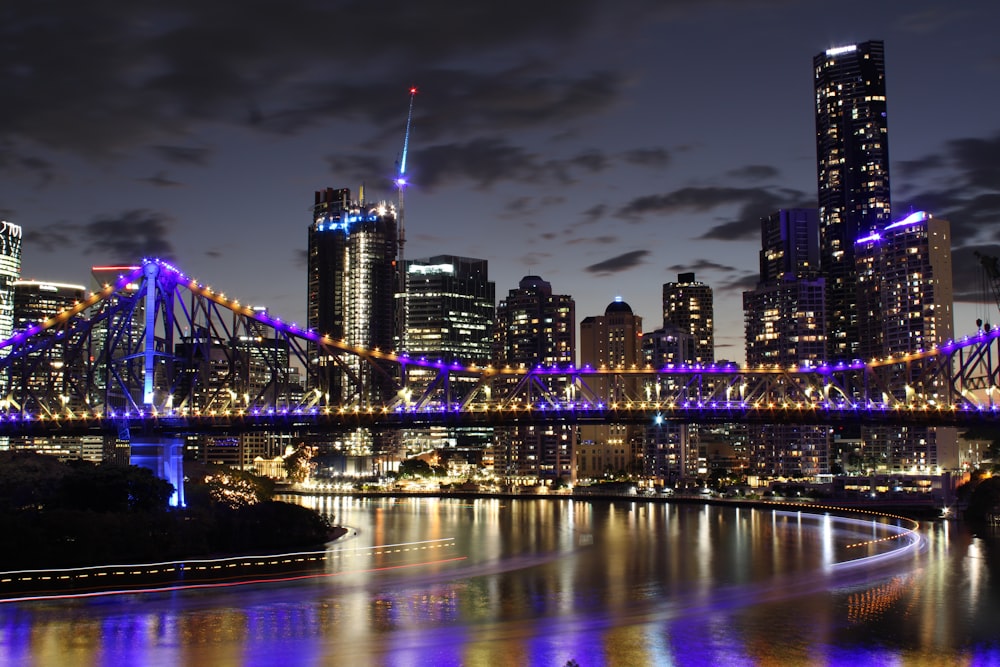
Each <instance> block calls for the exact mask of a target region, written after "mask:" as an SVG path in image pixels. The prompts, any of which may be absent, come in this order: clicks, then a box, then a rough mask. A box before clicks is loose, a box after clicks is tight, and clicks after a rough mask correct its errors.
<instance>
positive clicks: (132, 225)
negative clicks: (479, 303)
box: [0, 0, 1000, 360]
mask: <svg viewBox="0 0 1000 667" xmlns="http://www.w3.org/2000/svg"><path fill="white" fill-rule="evenodd" d="M998 25H1000V3H997V2H996V1H995V0H982V1H976V2H962V1H961V0H959V1H956V2H948V3H945V2H941V1H940V0H933V1H925V0H914V1H909V2H902V1H899V2H889V1H884V0H865V1H862V2H857V1H854V0H847V1H843V2H836V3H819V2H813V1H811V0H799V1H797V0H740V1H738V2H737V1H736V0H732V1H714V2H713V1H710V0H705V1H697V2H696V1H695V0H619V1H618V2H615V3H608V2H598V1H597V0H572V1H568V0H551V1H549V2H524V1H523V0H508V1H507V2H504V3H492V2H489V3H487V2H482V3H480V2H465V3H456V2H450V1H448V0H425V1H424V2H414V3H399V2H386V1H381V0H364V1H360V0H341V1H338V2H323V1H321V0H313V1H307V0H287V1H285V2H281V3H276V2H275V3H272V2H260V1H257V2H253V1H251V2H240V3H235V2H232V3H230V2H200V1H199V2H194V1H191V0H181V1H171V2H162V1H153V2H142V3H136V2H124V1H122V0H104V1H102V2H96V3H80V2H67V1H65V0H50V1H39V2H7V3H4V5H3V6H2V7H0V53H2V57H0V90H3V91H4V101H3V104H2V106H0V218H3V219H6V220H9V221H11V222H14V223H17V224H19V225H21V226H22V227H23V230H24V234H25V239H24V246H23V271H22V274H23V277H25V278H35V279H44V280H53V281H62V282H76V283H83V284H87V285H88V286H89V267H90V266H92V265H97V264H106V263H112V262H115V263H117V262H135V261H137V260H138V259H140V258H141V257H143V256H146V255H155V256H160V257H166V258H170V259H172V260H173V261H175V262H176V263H177V264H178V266H179V267H180V268H181V269H183V270H184V271H186V272H187V273H188V274H190V275H193V276H195V277H197V278H199V279H200V280H202V281H203V282H205V283H207V284H209V285H211V286H212V287H213V288H215V289H217V290H220V291H224V292H225V293H226V294H227V295H230V296H234V297H238V298H239V299H240V300H241V301H243V302H245V303H254V304H260V305H267V306H269V307H270V309H271V311H272V313H274V314H276V315H278V316H281V317H282V318H283V319H286V320H288V321H296V322H299V323H301V324H305V310H306V274H305V266H306V262H305V249H306V244H307V229H308V226H309V223H310V210H311V204H312V200H313V191H314V190H318V189H321V188H325V187H350V188H351V189H352V190H353V191H357V188H358V186H359V185H360V184H362V183H364V184H365V191H366V195H367V198H368V199H373V198H386V199H393V198H394V193H393V190H392V187H391V179H392V177H393V175H394V163H395V161H396V160H397V158H398V156H399V153H400V151H401V148H402V141H403V130H404V124H405V120H406V112H407V104H408V102H409V95H408V89H409V87H410V86H411V85H416V86H418V87H419V89H420V93H419V94H418V96H417V98H416V103H415V108H414V118H413V129H412V135H411V142H410V153H409V158H408V162H407V172H408V175H409V176H410V179H411V181H412V182H413V186H412V187H411V188H410V189H409V190H408V191H407V196H406V230H407V239H408V243H407V245H406V256H407V257H408V258H417V257H426V256H429V255H433V254H440V253H448V254H457V255H465V256H470V257H480V258H485V259H487V260H489V266H490V275H491V278H492V279H493V280H494V281H495V282H496V285H497V296H498V298H501V297H502V296H503V295H505V294H506V293H507V291H508V290H510V289H512V288H514V287H516V286H517V282H518V281H519V280H520V278H521V277H522V276H524V275H526V274H537V275H541V276H542V277H543V278H545V279H546V280H549V281H550V282H551V283H552V286H553V289H554V290H555V291H556V292H558V293H563V294H571V295H572V296H573V297H574V298H575V299H576V303H577V320H578V321H579V320H580V319H583V317H586V316H588V315H598V314H601V313H603V312H604V308H605V307H606V306H607V304H608V303H609V302H610V301H612V300H613V299H614V298H615V297H616V296H621V297H622V298H624V299H625V300H626V301H627V302H629V304H631V305H632V308H633V310H634V311H635V312H636V314H639V315H642V316H643V318H644V328H645V329H646V330H651V329H654V328H657V327H658V326H660V324H661V315H660V294H661V289H662V285H663V283H664V282H668V281H671V280H674V279H675V278H676V275H677V273H679V272H685V271H694V272H695V273H696V274H697V277H698V278H699V279H700V280H703V281H705V282H707V283H709V284H710V285H712V287H713V288H714V290H715V294H716V343H717V350H716V356H717V357H718V358H727V359H737V360H741V359H742V358H743V351H742V348H743V343H742V332H743V323H742V304H741V293H742V291H743V290H745V289H749V288H751V287H753V285H754V283H755V282H756V279H757V251H758V249H759V244H760V240H759V217H760V216H761V215H763V214H766V213H769V212H771V211H772V210H774V209H777V208H779V207H789V206H815V199H816V167H815V140H814V134H815V126H814V111H813V89H812V85H813V84H812V58H813V56H814V55H815V54H816V53H819V52H820V51H823V50H825V49H827V48H830V47H833V46H838V45H843V44H849V43H854V42H858V41H864V40H868V39H882V40H884V41H885V49H886V81H887V98H888V114H889V118H888V124H889V154H890V158H891V172H890V179H891V186H892V203H893V209H894V214H895V217H897V218H898V217H903V216H904V215H905V214H907V213H909V212H910V211H911V210H916V209H925V210H928V211H931V212H932V213H934V214H935V215H937V216H939V217H946V218H948V219H950V220H951V223H952V230H953V235H954V241H955V242H954V246H955V251H954V252H955V269H956V271H955V282H956V292H958V293H960V294H961V295H962V296H961V298H962V299H963V300H965V301H966V302H967V303H965V304H964V305H963V306H962V307H960V308H959V309H957V314H956V332H957V333H959V334H962V333H970V332H972V331H973V330H974V327H975V324H974V320H975V318H976V317H982V316H987V317H990V318H992V319H993V320H994V321H996V320H1000V315H998V314H997V313H996V306H995V305H991V306H990V307H989V309H988V310H986V307H985V306H984V305H982V304H981V302H982V299H983V295H982V287H981V279H980V277H979V272H978V269H977V267H978V264H977V263H976V261H975V259H974V258H973V257H972V250H973V249H979V250H980V251H985V252H987V253H990V254H994V255H1000V115H998V113H997V108H998V103H1000V40H998V39H997V37H996V34H997V32H996V31H997V26H998Z"/></svg>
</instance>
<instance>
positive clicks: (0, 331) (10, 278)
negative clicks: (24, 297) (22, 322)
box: [0, 221, 21, 354]
mask: <svg viewBox="0 0 1000 667" xmlns="http://www.w3.org/2000/svg"><path fill="white" fill-rule="evenodd" d="M20 278H21V227H20V226H19V225H15V224H12V223H10V222H7V221H3V222H0V340H7V339H8V338H10V335H11V334H12V333H13V332H14V282H15V281H17V280H19V279H20ZM0 354H6V353H5V352H0Z"/></svg>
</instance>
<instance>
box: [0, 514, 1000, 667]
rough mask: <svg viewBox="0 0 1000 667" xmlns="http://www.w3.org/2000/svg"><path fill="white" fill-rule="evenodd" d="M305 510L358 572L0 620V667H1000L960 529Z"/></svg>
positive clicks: (994, 607) (978, 559) (7, 612)
mask: <svg viewBox="0 0 1000 667" xmlns="http://www.w3.org/2000/svg"><path fill="white" fill-rule="evenodd" d="M303 502H304V503H305V504H308V505H310V506H312V507H315V508H316V509H318V510H319V511H321V512H324V513H326V514H328V515H329V516H330V517H331V518H332V519H333V520H334V521H335V522H336V523H340V524H343V525H346V526H350V528H351V535H350V537H349V539H346V540H343V541H341V542H338V543H334V547H335V548H336V549H338V555H337V556H336V557H335V558H334V560H331V561H329V564H328V565H327V566H326V571H329V572H331V573H334V572H340V573H342V576H330V577H321V578H315V579H308V580H301V581H296V582H286V583H265V584H257V585H251V586H241V587H235V588H216V589H201V590H196V591H188V592H185V591H174V592H170V593H154V594H142V595H137V594H132V595H126V596H116V597H112V598H105V599H102V600H101V601H100V602H99V603H98V602H93V601H91V602H80V601H48V602H45V603H14V604H6V605H0V628H2V629H3V630H2V631H0V662H3V663H5V664H27V663H30V662H35V663H45V664H61V663H65V662H67V661H71V662H73V663H74V664H96V663H98V662H102V663H104V664H106V663H108V662H117V663H122V664H124V663H125V662H128V663H130V664H177V663H189V664H193V663H199V664H203V663H209V662H211V663H214V664H233V665H243V664H245V665H250V664H268V663H270V664H276V663H278V662H279V661H280V662H281V664H372V665H380V664H384V665H392V664H441V665H459V664H462V665H524V664H545V665H564V664H566V662H567V661H568V660H576V661H577V662H578V663H579V664H581V665H594V664H673V665H697V664H844V663H846V662H847V661H854V662H858V663H859V664H885V663H893V664H907V663H909V662H924V661H926V660H927V659H932V660H933V661H936V662H940V663H942V664H980V663H982V664H990V661H996V660H997V659H998V658H1000V647H998V643H997V639H996V636H995V631H994V628H993V626H992V625H991V624H989V623H984V622H982V619H990V618H996V615H997V613H998V612H1000V599H998V598H997V596H996V595H994V594H992V593H991V591H990V586H991V584H990V581H991V577H990V568H991V567H992V565H991V563H995V562H1000V560H998V559H997V554H996V553H995V552H996V547H997V545H996V543H995V542H990V541H983V540H981V539H976V538H973V537H972V536H971V535H969V534H967V533H965V532H963V531H962V530H961V529H960V528H957V527H956V526H954V525H951V524H947V523H934V524H930V525H927V526H924V527H922V528H921V530H919V531H918V532H911V526H910V525H909V524H905V525H904V524H902V523H901V522H898V521H896V520H892V519H888V518H884V519H878V520H871V519H863V518H862V517H861V516H857V517H837V516H833V515H830V514H818V515H814V514H806V513H800V512H794V511H784V510H772V509H763V508H762V509H752V508H746V507H741V508H734V507H717V506H699V505H678V504H657V503H645V502H642V501H614V502H604V501H585V502H584V501H579V500H554V499H533V500H516V499H503V500H499V499H494V500H474V501H468V500H447V499H434V498H423V499H405V498H397V499H391V498H389V499H378V500H372V499H353V498H348V497H324V498H318V497H317V498H304V499H303ZM428 540H447V541H445V542H439V543H435V542H428ZM432 544H441V545H442V546H440V547H439V548H435V549H433V550H431V549H424V550H421V548H420V547H422V546H428V545H432ZM70 658H72V660H70Z"/></svg>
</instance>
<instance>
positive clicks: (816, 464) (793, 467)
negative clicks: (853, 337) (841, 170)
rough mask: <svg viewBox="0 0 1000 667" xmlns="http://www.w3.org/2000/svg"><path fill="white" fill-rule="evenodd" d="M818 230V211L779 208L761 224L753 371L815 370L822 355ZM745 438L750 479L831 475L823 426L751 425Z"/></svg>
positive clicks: (747, 312) (753, 302)
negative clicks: (766, 369) (800, 368)
mask: <svg viewBox="0 0 1000 667" xmlns="http://www.w3.org/2000/svg"><path fill="white" fill-rule="evenodd" d="M818 227H819V223H818V217H817V214H816V210H815V209H789V210H780V211H777V212H776V213H774V214H772V215H770V216H767V217H765V218H762V219H761V250H760V281H759V282H758V284H757V287H756V288H755V289H753V290H750V291H747V292H744V293H743V314H744V332H745V343H746V360H747V365H748V366H750V367H755V366H760V365H764V366H770V367H773V366H780V367H782V368H788V367H790V366H794V367H800V366H819V365H821V364H822V363H823V361H824V359H825V358H826V336H825V319H826V318H825V290H824V288H825V281H824V279H823V278H822V277H820V276H819V262H818V261H817V260H818V257H819V234H818ZM747 440H748V442H747V445H748V449H749V462H748V463H749V472H750V473H751V474H754V475H758V476H760V477H771V476H780V477H790V478H803V477H815V476H816V475H819V474H825V473H828V472H829V471H830V462H829V458H830V457H829V450H830V445H829V441H830V436H829V430H828V429H827V428H826V427H822V426H805V425H779V424H764V425H751V426H748V427H747Z"/></svg>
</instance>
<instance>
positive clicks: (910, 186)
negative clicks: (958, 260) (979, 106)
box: [893, 133, 1000, 247]
mask: <svg viewBox="0 0 1000 667" xmlns="http://www.w3.org/2000/svg"><path fill="white" fill-rule="evenodd" d="M997 155H1000V133H998V134H995V135H994V136H993V137H990V138H986V139H983V138H974V137H966V138H961V139H954V140H952V141H949V142H947V143H946V144H945V146H944V150H943V151H942V152H941V153H939V154H930V155H926V156H924V157H923V158H921V159H920V160H915V161H912V162H906V163H903V164H904V165H906V166H904V167H903V168H902V169H901V170H900V172H901V174H902V179H911V180H909V181H906V180H902V179H901V180H902V182H899V181H897V183H898V185H896V186H894V187H895V188H896V191H897V192H902V193H905V196H904V197H898V196H897V197H895V198H894V199H893V210H894V211H895V212H896V214H897V215H901V214H903V213H902V212H905V211H912V210H926V211H930V212H931V213H933V214H934V215H936V216H938V217H943V218H947V219H948V220H949V221H950V222H951V231H952V245H953V246H955V247H959V246H963V245H970V244H975V243H984V242H985V243H992V242H997V241H1000V163H998V161H997V159H996V156H997ZM932 171H934V172H935V173H933V174H931V172H932ZM923 177H930V178H928V180H926V181H924V180H922V178H923Z"/></svg>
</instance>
